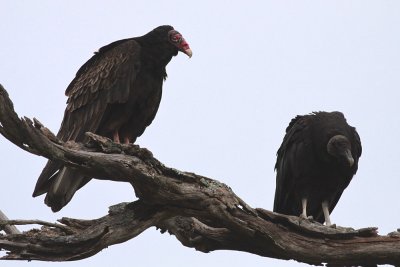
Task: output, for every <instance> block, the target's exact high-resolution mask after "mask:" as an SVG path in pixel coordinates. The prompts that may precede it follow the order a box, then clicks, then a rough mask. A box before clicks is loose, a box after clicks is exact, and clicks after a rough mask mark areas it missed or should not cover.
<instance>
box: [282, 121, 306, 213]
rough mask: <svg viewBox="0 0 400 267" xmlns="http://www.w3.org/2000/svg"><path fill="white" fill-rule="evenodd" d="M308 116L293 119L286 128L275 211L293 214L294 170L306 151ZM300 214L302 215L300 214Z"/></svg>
mask: <svg viewBox="0 0 400 267" xmlns="http://www.w3.org/2000/svg"><path fill="white" fill-rule="evenodd" d="M306 126H307V124H306V116H297V117H296V118H294V119H292V121H291V122H290V123H289V126H288V127H287V128H286V135H285V137H284V138H283V142H282V145H281V146H280V147H279V149H278V152H277V161H276V164H275V169H276V190H275V200H274V211H275V212H279V213H284V214H291V213H292V212H293V211H292V210H293V206H295V205H298V204H299V203H294V199H293V196H294V193H295V192H294V191H295V181H294V175H293V173H292V172H293V170H294V169H295V168H296V166H297V162H298V155H299V154H301V153H302V151H303V149H304V140H303V135H304V134H303V131H304V129H305V128H306ZM299 214H300V213H299Z"/></svg>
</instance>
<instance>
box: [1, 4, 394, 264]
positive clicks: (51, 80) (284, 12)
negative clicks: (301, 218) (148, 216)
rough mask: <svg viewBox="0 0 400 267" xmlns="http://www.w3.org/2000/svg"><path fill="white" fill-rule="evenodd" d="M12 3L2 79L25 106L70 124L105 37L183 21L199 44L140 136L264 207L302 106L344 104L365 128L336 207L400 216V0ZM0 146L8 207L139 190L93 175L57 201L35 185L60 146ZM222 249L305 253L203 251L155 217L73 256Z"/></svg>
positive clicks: (115, 260)
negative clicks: (73, 89)
mask: <svg viewBox="0 0 400 267" xmlns="http://www.w3.org/2000/svg"><path fill="white" fill-rule="evenodd" d="M0 11H1V17H2V19H1V23H0V33H1V36H2V38H1V49H0V59H1V64H0V83H1V84H3V85H4V86H5V88H6V89H7V90H8V92H9V94H10V96H11V98H12V100H13V101H14V104H15V109H16V111H17V112H18V114H19V115H20V116H28V117H36V118H38V119H39V120H40V121H41V122H43V123H44V124H45V125H46V126H47V127H49V128H50V129H52V130H53V131H54V132H57V130H58V127H59V125H60V123H61V119H62V116H63V112H64V108H65V101H66V97H65V96H64V90H65V88H66V86H67V85H68V84H69V82H70V81H71V80H72V78H73V77H74V75H75V73H76V71H77V70H78V68H79V67H80V66H81V65H82V64H83V63H84V62H85V61H86V60H87V59H88V58H89V57H91V55H92V53H93V52H94V51H96V50H97V49H98V48H99V47H101V46H103V45H106V44H108V43H110V42H112V41H115V40H118V39H122V38H127V37H133V36H139V35H142V34H145V33H147V32H148V31H150V30H151V29H153V28H154V27H156V26H159V25H163V24H170V25H173V26H174V27H175V28H176V29H177V30H178V31H180V32H181V33H182V34H183V36H184V37H185V38H186V40H187V41H188V42H189V44H190V46H191V48H192V50H193V52H194V55H193V57H192V59H190V60H188V59H187V57H186V56H185V55H183V54H180V55H178V56H177V57H176V58H174V59H173V60H172V61H171V63H170V64H169V65H168V67H167V71H168V75H169V78H168V79H167V81H166V82H165V83H164V92H163V99H162V102H161V106H160V109H159V112H158V114H157V117H156V119H155V120H154V122H153V123H152V125H151V126H150V127H149V128H148V129H147V130H146V132H145V133H144V135H143V136H142V137H141V138H139V139H138V141H137V143H138V144H139V145H140V146H142V147H146V148H148V149H150V150H151V151H152V152H153V153H154V155H155V156H156V157H157V158H158V159H159V160H161V161H162V162H164V163H165V164H167V165H168V166H172V167H175V168H178V169H181V170H185V171H193V172H196V173H198V174H201V175H205V176H208V177H210V178H214V179H217V180H219V181H222V182H224V183H226V184H228V185H229V186H231V187H232V189H233V190H234V191H235V192H236V193H237V194H238V195H239V196H240V197H242V198H243V199H244V200H245V201H247V203H248V204H250V205H251V206H253V207H262V208H265V209H272V205H273V199H274V190H275V173H274V170H273V166H274V164H275V159H276V157H275V154H276V150H277V149H278V147H279V145H280V143H281V141H282V138H283V136H284V130H285V128H286V126H287V125H288V123H289V121H290V120H291V118H293V117H294V116H295V115H297V114H305V113H309V112H312V111H318V110H325V111H332V110H339V111H342V112H343V113H344V114H345V116H346V117H347V119H348V122H349V123H350V124H351V125H353V126H355V127H356V128H357V130H358V132H359V134H360V136H361V140H362V144H363V155H362V157H361V159H360V164H359V171H358V173H357V175H356V176H355V177H354V179H353V181H352V183H351V184H350V186H349V187H348V189H347V190H346V191H345V192H344V194H343V196H342V198H341V200H340V201H339V203H338V205H337V207H336V209H335V210H334V212H333V214H332V221H333V222H334V223H337V224H339V225H341V226H352V227H356V228H360V227H367V226H378V227H379V230H380V233H381V234H386V233H388V232H390V231H393V230H395V229H397V228H399V227H400V223H399V222H400V207H399V206H398V202H399V201H398V188H399V187H400V179H399V173H398V171H397V166H398V163H399V162H400V155H399V153H397V150H398V148H397V146H398V144H397V140H398V137H399V136H400V124H399V119H398V114H399V109H400V108H399V104H398V102H399V99H400V95H399V85H400V52H399V47H400V28H399V25H400V16H399V11H400V2H398V1H348V0H342V1H299V0H293V1H282V0H279V1H278V0H276V1H266V0H263V1H235V2H234V1H208V0H204V1H175V0H170V1H112V2H110V1H94V0H93V1H71V0H69V1H51V0H48V1H40V4H39V2H37V1H28V0H25V1H7V2H6V1H2V2H0ZM0 151H1V154H0V157H1V161H0V167H1V170H2V171H1V174H0V179H1V180H0V181H1V184H2V188H3V190H2V194H1V195H0V203H1V205H0V209H2V210H3V211H4V212H5V213H6V214H7V215H8V216H9V217H10V218H13V219H20V218H25V219H28V218H35V219H43V220H49V221H55V220H56V219H57V218H60V217H63V216H68V217H75V218H96V217H100V216H102V215H104V214H106V212H107V207H108V206H110V205H112V204H116V203H119V202H122V201H131V200H133V199H134V195H133V191H132V190H131V187H130V185H128V184H122V183H121V184H118V183H113V182H106V181H103V182H100V181H91V182H90V183H89V184H88V185H86V186H85V187H84V188H83V189H82V190H80V191H79V192H78V193H77V194H76V195H75V197H74V198H73V200H72V201H71V203H70V204H69V205H68V206H67V207H66V208H64V209H63V210H62V211H61V212H59V213H57V214H53V213H52V212H51V210H50V209H49V208H48V207H47V206H45V205H44V204H43V198H35V199H33V198H31V194H32V191H33V188H34V185H35V183H36V179H37V176H38V174H39V173H40V171H41V169H42V168H43V166H44V164H45V162H46V159H44V158H41V157H37V156H34V155H30V154H28V153H27V152H24V151H22V150H20V149H19V148H17V147H16V146H14V145H11V144H10V143H9V142H8V141H7V140H5V139H4V138H3V137H0ZM217 263H218V264H219V266H230V267H235V266H243V265H247V266H301V264H299V263H297V262H293V261H291V262H286V261H278V260H273V259H269V258H262V257H259V256H256V255H251V254H247V253H239V252H232V251H219V252H212V253H209V254H203V253H200V252H196V251H195V250H193V249H190V248H186V247H183V246H182V245H181V244H180V243H179V242H178V241H177V240H176V239H175V237H173V236H169V235H167V234H164V235H161V234H160V233H158V232H157V231H155V230H154V229H150V230H148V231H146V232H145V233H143V234H142V235H140V236H139V237H137V238H135V239H133V240H131V241H129V242H126V243H124V244H121V245H116V246H112V247H109V248H108V249H105V250H104V251H102V252H100V253H99V254H97V255H95V256H93V257H91V258H89V259H86V260H82V261H79V262H73V263H61V264H60V266H111V265H112V264H115V266H132V265H135V266H141V267H143V266H159V265H163V266H185V265H189V264H190V266H204V265H208V266H215V265H216V264H217ZM3 264H6V265H7V266H24V265H26V264H27V263H26V262H7V263H3ZM27 265H29V266H50V264H49V263H42V262H31V263H29V264H27Z"/></svg>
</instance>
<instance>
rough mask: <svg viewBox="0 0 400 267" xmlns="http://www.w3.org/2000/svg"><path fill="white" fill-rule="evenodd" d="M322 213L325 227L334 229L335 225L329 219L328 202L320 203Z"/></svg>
mask: <svg viewBox="0 0 400 267" xmlns="http://www.w3.org/2000/svg"><path fill="white" fill-rule="evenodd" d="M321 205H322V212H323V213H324V218H325V224H326V226H329V227H332V228H336V224H332V223H331V218H330V216H329V204H328V201H322V204H321Z"/></svg>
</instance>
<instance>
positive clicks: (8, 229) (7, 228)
mask: <svg viewBox="0 0 400 267" xmlns="http://www.w3.org/2000/svg"><path fill="white" fill-rule="evenodd" d="M7 220H8V217H7V216H6V215H5V214H4V213H3V212H2V211H1V210H0V230H2V229H4V232H5V233H6V234H20V233H21V232H20V231H19V230H18V228H17V227H15V224H13V223H10V224H2V223H1V221H7Z"/></svg>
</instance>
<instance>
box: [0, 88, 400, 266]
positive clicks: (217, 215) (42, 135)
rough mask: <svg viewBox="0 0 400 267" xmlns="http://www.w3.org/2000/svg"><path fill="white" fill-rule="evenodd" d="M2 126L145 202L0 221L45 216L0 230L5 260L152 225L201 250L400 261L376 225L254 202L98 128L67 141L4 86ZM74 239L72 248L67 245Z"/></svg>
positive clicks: (94, 249)
mask: <svg viewBox="0 0 400 267" xmlns="http://www.w3.org/2000/svg"><path fill="white" fill-rule="evenodd" d="M0 133H1V134H2V135H3V136H4V137H5V138H7V139H8V140H10V141H11V142H13V143H14V144H16V145H17V146H19V147H20V148H22V149H24V150H26V151H28V152H30V153H34V154H37V155H42V156H44V157H46V158H49V159H52V160H58V161H61V162H63V163H64V164H65V165H68V166H70V167H72V168H77V169H79V170H80V171H81V172H83V173H85V174H86V175H88V176H91V177H96V178H97V179H106V180H111V181H125V182H128V183H130V184H131V185H132V186H133V187H134V189H135V193H136V196H137V197H138V198H139V200H138V201H135V202H132V203H121V204H118V205H115V206H113V207H111V208H110V211H109V214H108V215H105V216H104V217H102V218H99V219H94V220H78V219H71V218H62V219H60V220H59V223H57V224H52V223H46V222H42V221H36V220H35V221H10V220H0V229H2V228H4V226H6V225H18V224H31V223H34V224H41V225H44V226H43V227H42V228H41V229H40V230H38V229H35V230H31V231H28V232H24V233H22V234H19V233H11V232H8V233H7V234H5V235H0V249H4V250H6V251H8V254H7V255H6V256H5V257H3V259H14V260H15V259H17V260H44V261H68V260H78V259H82V258H87V257H90V256H92V255H94V254H96V253H98V252H99V251H101V250H102V249H103V248H105V247H107V246H110V245H113V244H117V243H122V242H125V241H127V240H129V239H131V238H134V237H135V236H137V235H139V234H140V233H141V232H143V231H144V230H146V229H147V228H149V227H152V226H156V227H158V228H160V229H161V231H162V232H165V231H168V232H170V233H171V234H173V235H175V236H176V237H177V239H178V240H179V241H180V242H181V243H182V244H183V245H184V246H187V247H192V248H195V249H196V250H199V251H202V252H210V251H214V250H220V249H225V250H238V251H245V252H249V253H253V254H257V255H260V256H265V257H273V258H278V259H286V260H288V259H294V260H297V261H300V262H305V263H309V264H321V263H324V262H326V263H329V264H340V265H366V266H367V265H368V266H371V265H373V264H394V265H399V264H400V238H399V237H398V233H397V232H395V233H393V234H391V235H389V236H379V235H377V232H376V228H366V229H360V230H353V229H348V228H346V229H343V228H337V229H335V228H329V227H325V226H322V225H320V224H318V223H311V222H309V221H307V220H299V218H297V217H293V216H285V215H280V214H276V213H273V212H270V211H266V210H263V209H253V208H251V207H249V206H248V205H247V204H246V203H245V202H244V201H243V200H241V199H240V198H239V197H238V196H236V195H235V194H234V192H233V191H232V190H231V189H230V188H229V187H228V186H226V185H225V184H222V183H220V182H218V181H216V180H212V179H209V178H207V177H203V176H200V175H196V174H194V173H188V172H181V171H178V170H175V169H172V168H168V167H166V166H164V165H163V164H162V163H161V162H159V161H158V160H157V159H155V158H154V157H153V155H152V154H151V152H150V151H148V150H146V149H144V148H139V147H138V146H136V145H120V144H115V143H113V142H111V140H108V139H106V138H103V137H100V136H97V135H94V134H89V136H90V138H91V142H90V143H89V145H86V146H85V145H82V144H76V143H65V144H63V143H61V142H59V141H58V140H56V138H55V137H54V135H52V134H51V133H50V131H48V130H47V129H46V128H45V127H44V126H43V125H42V124H40V123H39V122H38V121H36V120H34V122H32V121H31V120H29V119H27V118H24V119H19V118H18V116H17V114H16V113H15V112H14V110H13V105H12V102H11V100H10V99H9V98H8V94H7V92H6V91H5V90H4V88H2V87H1V86H0ZM65 244H68V246H65Z"/></svg>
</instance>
